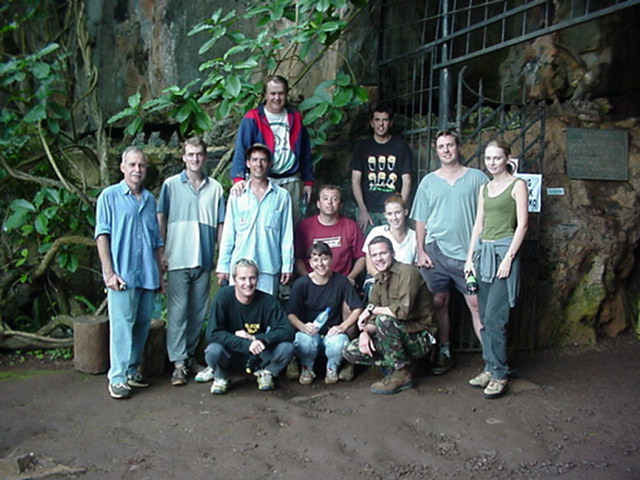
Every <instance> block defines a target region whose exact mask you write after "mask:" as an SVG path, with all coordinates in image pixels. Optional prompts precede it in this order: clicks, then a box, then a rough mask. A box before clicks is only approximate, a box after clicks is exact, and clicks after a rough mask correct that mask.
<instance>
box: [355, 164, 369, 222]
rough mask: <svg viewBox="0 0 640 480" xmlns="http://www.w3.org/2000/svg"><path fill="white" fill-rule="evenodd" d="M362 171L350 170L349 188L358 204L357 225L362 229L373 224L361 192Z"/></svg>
mask: <svg viewBox="0 0 640 480" xmlns="http://www.w3.org/2000/svg"><path fill="white" fill-rule="evenodd" d="M361 181H362V172H361V171H359V170H351V190H352V192H353V198H354V200H355V201H356V204H357V205H358V210H359V211H360V214H359V216H358V226H359V227H360V228H361V229H362V230H364V229H365V228H367V225H373V220H371V216H370V215H369V211H368V210H367V206H366V205H365V204H364V195H363V194H362V184H361V183H360V182H361Z"/></svg>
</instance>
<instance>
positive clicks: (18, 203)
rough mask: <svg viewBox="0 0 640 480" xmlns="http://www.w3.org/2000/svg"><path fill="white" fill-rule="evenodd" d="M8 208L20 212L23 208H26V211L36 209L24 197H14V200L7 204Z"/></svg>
mask: <svg viewBox="0 0 640 480" xmlns="http://www.w3.org/2000/svg"><path fill="white" fill-rule="evenodd" d="M9 208H10V209H11V210H13V211H14V212H20V211H23V210H26V211H28V212H35V211H36V207H34V206H33V204H32V203H31V202H29V201H28V200H25V199H24V198H17V199H15V200H14V201H12V202H11V205H9Z"/></svg>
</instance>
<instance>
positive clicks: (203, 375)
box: [195, 367, 213, 383]
mask: <svg viewBox="0 0 640 480" xmlns="http://www.w3.org/2000/svg"><path fill="white" fill-rule="evenodd" d="M195 380H196V382H198V383H207V382H210V381H211V380H213V368H211V367H207V368H205V369H204V370H202V371H200V372H198V374H197V375H196V379H195Z"/></svg>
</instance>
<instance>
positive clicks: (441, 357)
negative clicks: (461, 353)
mask: <svg viewBox="0 0 640 480" xmlns="http://www.w3.org/2000/svg"><path fill="white" fill-rule="evenodd" d="M452 368H453V359H452V358H451V357H449V356H447V355H445V354H444V353H440V352H438V353H437V355H436V359H435V360H434V361H433V365H431V373H432V374H434V375H444V374H445V373H447V372H448V371H449V370H451V369H452Z"/></svg>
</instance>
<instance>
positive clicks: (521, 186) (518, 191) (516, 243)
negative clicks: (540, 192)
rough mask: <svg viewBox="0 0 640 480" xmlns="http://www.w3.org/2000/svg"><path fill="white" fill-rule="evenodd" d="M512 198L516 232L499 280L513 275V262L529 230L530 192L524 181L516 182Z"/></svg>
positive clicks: (505, 257) (501, 263) (498, 274)
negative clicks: (513, 200) (514, 202)
mask: <svg viewBox="0 0 640 480" xmlns="http://www.w3.org/2000/svg"><path fill="white" fill-rule="evenodd" d="M511 195H512V197H513V198H514V199H515V201H516V222H517V224H516V230H515V232H513V240H511V245H509V250H507V254H506V255H505V256H504V258H503V259H502V262H500V266H499V267H498V272H497V273H496V276H497V277H498V278H507V277H508V276H509V273H511V262H513V259H514V258H515V256H516V254H517V253H518V250H520V247H521V246H522V242H524V237H525V235H526V234H527V229H528V228H529V192H528V191H527V186H526V184H525V182H524V181H523V180H516V184H515V186H514V187H513V191H512V192H511Z"/></svg>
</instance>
